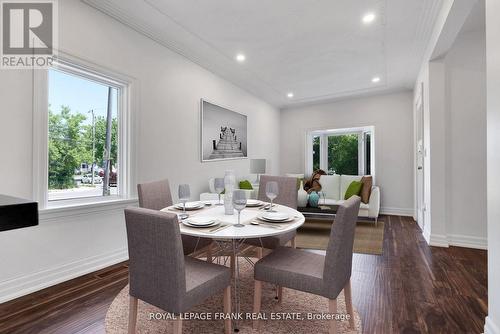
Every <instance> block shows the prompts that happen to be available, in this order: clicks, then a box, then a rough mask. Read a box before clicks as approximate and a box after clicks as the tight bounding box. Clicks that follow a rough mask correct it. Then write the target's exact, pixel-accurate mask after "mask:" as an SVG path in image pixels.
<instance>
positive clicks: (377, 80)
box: [372, 77, 380, 83]
mask: <svg viewBox="0 0 500 334" xmlns="http://www.w3.org/2000/svg"><path fill="white" fill-rule="evenodd" d="M379 81H380V77H374V78H373V79H372V82H373V83H377V82H379Z"/></svg>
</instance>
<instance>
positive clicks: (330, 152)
mask: <svg viewBox="0 0 500 334" xmlns="http://www.w3.org/2000/svg"><path fill="white" fill-rule="evenodd" d="M373 134H374V128H373V127H371V126H369V127H363V128H351V129H334V130H316V131H311V132H310V133H308V136H307V137H308V145H307V148H306V149H307V152H306V157H307V161H306V172H307V173H308V174H311V173H312V172H313V171H315V170H317V169H323V170H324V171H325V172H327V173H328V174H344V175H371V174H373V171H374V166H373V159H372V152H373V140H372V138H373Z"/></svg>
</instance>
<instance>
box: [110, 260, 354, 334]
mask: <svg viewBox="0 0 500 334" xmlns="http://www.w3.org/2000/svg"><path fill="white" fill-rule="evenodd" d="M239 263H240V276H241V277H240V279H241V298H242V301H241V312H242V313H243V316H245V315H246V313H250V312H252V309H253V267H252V266H251V265H250V264H249V263H248V262H246V260H245V259H240V262H239ZM233 291H234V290H233ZM274 291H275V290H274V286H272V285H270V284H264V285H263V287H262V312H263V313H265V315H266V316H267V317H268V318H269V320H266V321H262V323H261V328H260V332H259V331H254V330H253V329H252V322H251V320H244V321H240V322H239V330H240V331H239V333H242V334H244V333H275V334H279V333H284V334H285V333H286V334H295V333H296V334H299V333H300V334H302V333H318V334H319V333H328V322H327V321H324V320H307V319H305V320H271V319H270V318H271V315H272V314H274V315H278V314H284V315H287V314H291V313H295V312H300V313H301V315H302V317H304V318H305V317H307V316H308V314H311V315H314V316H318V317H320V316H321V315H322V314H323V315H324V314H328V301H327V299H326V298H323V297H320V296H315V295H312V294H308V293H304V292H299V291H295V290H291V289H283V301H282V303H281V304H279V303H278V302H277V301H276V300H275V299H274V295H275V292H274ZM337 301H338V314H339V315H340V316H345V315H346V308H345V301H344V294H343V292H341V293H340V295H339V297H338V298H337ZM128 303H129V295H128V286H126V287H125V288H124V289H123V290H122V291H121V292H120V293H119V294H118V296H117V297H116V298H115V300H114V301H113V303H112V304H111V306H110V307H109V310H108V313H107V314H106V333H108V334H123V333H127V323H128ZM155 312H160V313H162V314H163V313H164V311H162V310H161V309H158V308H156V307H154V306H152V305H149V304H146V303H144V302H142V301H139V305H138V314H137V333H148V334H149V333H151V334H152V333H172V322H171V321H169V320H150V319H149V315H150V313H155ZM190 312H196V313H198V314H200V315H202V314H207V313H210V314H212V315H213V314H214V313H216V312H217V313H218V312H222V293H219V294H217V295H215V296H213V297H211V298H209V299H207V300H206V301H205V302H204V303H203V304H202V305H199V306H197V307H195V308H193V309H192V310H190ZM282 312H285V313H282ZM354 320H355V327H356V328H355V329H350V328H349V322H348V321H347V320H342V321H338V332H339V333H361V331H362V329H361V320H360V317H359V314H358V312H357V311H356V309H354ZM223 332H224V324H223V321H222V320H184V321H183V333H223Z"/></svg>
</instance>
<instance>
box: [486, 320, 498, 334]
mask: <svg viewBox="0 0 500 334" xmlns="http://www.w3.org/2000/svg"><path fill="white" fill-rule="evenodd" d="M484 334H500V326H498V325H497V324H495V323H494V322H493V319H492V318H491V317H490V316H487V317H486V323H485V324H484Z"/></svg>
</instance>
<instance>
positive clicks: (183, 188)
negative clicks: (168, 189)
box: [179, 184, 191, 219]
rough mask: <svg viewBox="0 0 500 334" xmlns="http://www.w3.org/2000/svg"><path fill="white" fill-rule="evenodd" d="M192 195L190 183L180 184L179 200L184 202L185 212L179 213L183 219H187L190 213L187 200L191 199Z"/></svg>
mask: <svg viewBox="0 0 500 334" xmlns="http://www.w3.org/2000/svg"><path fill="white" fill-rule="evenodd" d="M190 197H191V192H190V190H189V184H180V185H179V201H180V202H181V203H182V204H183V213H182V214H180V215H179V217H180V218H181V219H186V218H187V217H189V215H188V214H187V213H186V202H187V201H189V198H190Z"/></svg>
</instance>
